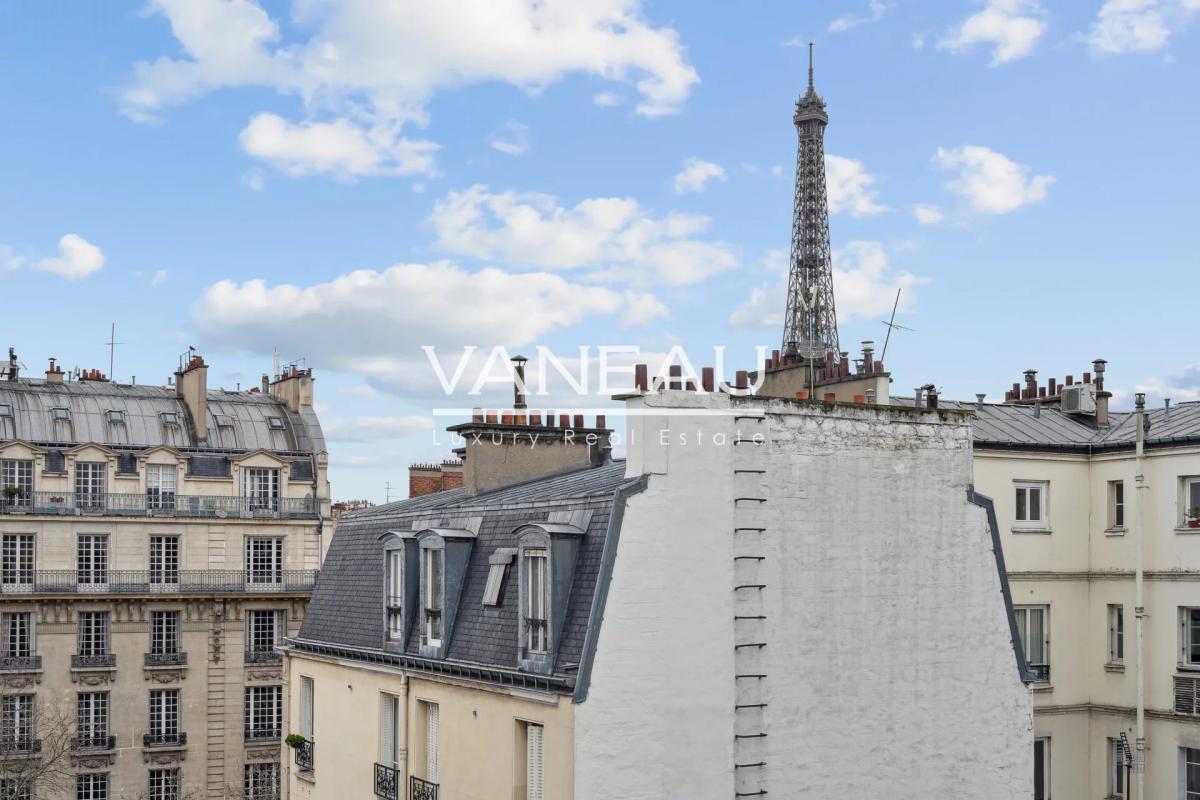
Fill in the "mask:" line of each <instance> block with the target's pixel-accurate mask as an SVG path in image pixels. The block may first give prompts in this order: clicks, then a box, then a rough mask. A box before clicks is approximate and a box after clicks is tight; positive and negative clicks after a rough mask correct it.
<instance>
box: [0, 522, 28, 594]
mask: <svg viewBox="0 0 1200 800" xmlns="http://www.w3.org/2000/svg"><path fill="white" fill-rule="evenodd" d="M0 581H2V582H3V583H4V586H5V588H6V589H8V590H9V591H19V590H20V589H25V590H32V589H33V534H31V533H6V534H4V539H3V540H2V541H0Z"/></svg>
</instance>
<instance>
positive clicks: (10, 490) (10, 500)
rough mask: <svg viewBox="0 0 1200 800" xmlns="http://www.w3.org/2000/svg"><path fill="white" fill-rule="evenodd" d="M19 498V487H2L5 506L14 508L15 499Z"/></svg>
mask: <svg viewBox="0 0 1200 800" xmlns="http://www.w3.org/2000/svg"><path fill="white" fill-rule="evenodd" d="M20 496H21V487H20V486H5V487H4V500H5V505H9V506H15V505H16V504H17V498H18V497H20Z"/></svg>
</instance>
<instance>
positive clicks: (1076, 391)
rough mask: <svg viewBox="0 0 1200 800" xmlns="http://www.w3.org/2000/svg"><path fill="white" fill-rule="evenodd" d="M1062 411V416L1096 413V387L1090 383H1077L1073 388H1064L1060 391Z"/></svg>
mask: <svg viewBox="0 0 1200 800" xmlns="http://www.w3.org/2000/svg"><path fill="white" fill-rule="evenodd" d="M1062 410H1063V413H1064V414H1087V415H1093V416H1094V415H1095V413H1096V386H1095V384H1092V383H1078V384H1075V385H1074V386H1064V387H1063V390H1062Z"/></svg>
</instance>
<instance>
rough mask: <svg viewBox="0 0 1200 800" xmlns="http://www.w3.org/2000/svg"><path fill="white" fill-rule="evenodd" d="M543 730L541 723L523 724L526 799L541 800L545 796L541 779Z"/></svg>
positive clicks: (542, 768) (542, 769)
mask: <svg viewBox="0 0 1200 800" xmlns="http://www.w3.org/2000/svg"><path fill="white" fill-rule="evenodd" d="M544 730H545V729H544V728H542V726H541V725H533V724H529V725H526V726H525V752H526V756H525V780H526V784H527V786H528V787H529V788H528V789H527V791H528V795H527V798H528V800H543V798H544V797H545V790H544V789H543V781H542V773H543V771H544V767H543V763H544V761H545V758H544V753H543V746H542V741H543V732H544Z"/></svg>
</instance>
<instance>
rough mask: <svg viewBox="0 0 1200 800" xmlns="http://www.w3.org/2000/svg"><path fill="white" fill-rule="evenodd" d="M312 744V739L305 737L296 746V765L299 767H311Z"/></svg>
mask: <svg viewBox="0 0 1200 800" xmlns="http://www.w3.org/2000/svg"><path fill="white" fill-rule="evenodd" d="M313 746H314V742H313V741H312V739H305V740H304V741H303V742H301V743H300V744H298V745H297V746H296V748H295V750H296V766H297V767H299V768H300V769H306V770H311V769H312V768H313Z"/></svg>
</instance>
